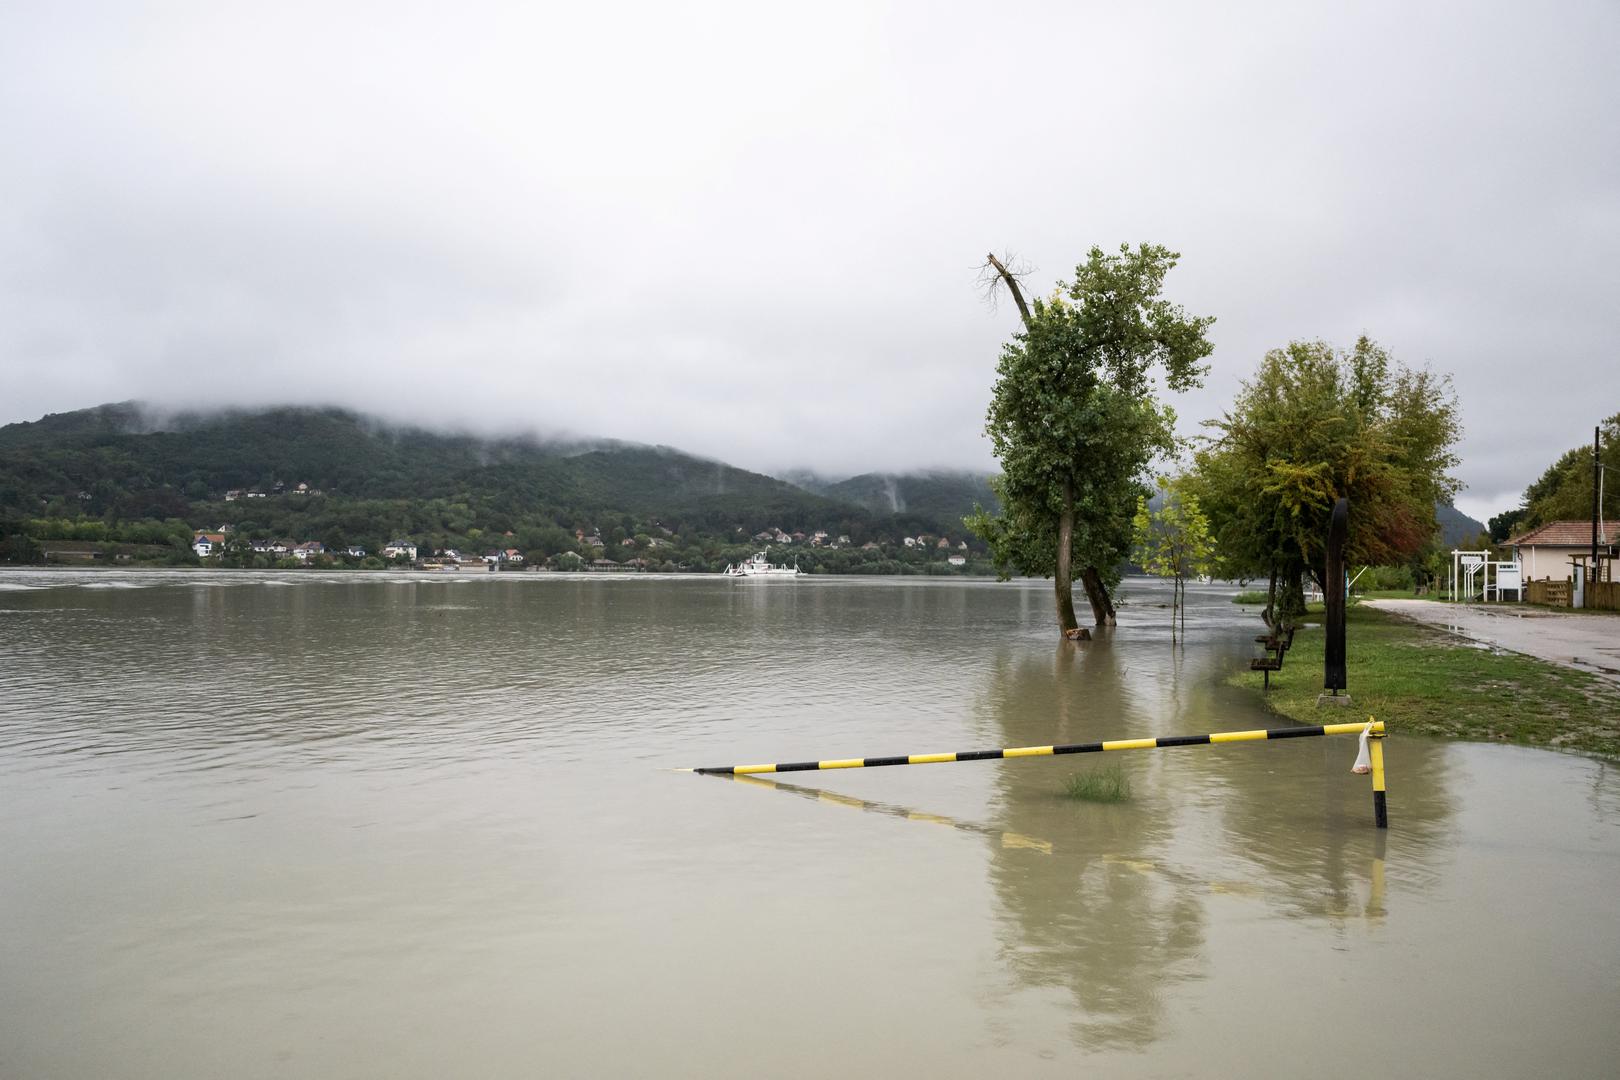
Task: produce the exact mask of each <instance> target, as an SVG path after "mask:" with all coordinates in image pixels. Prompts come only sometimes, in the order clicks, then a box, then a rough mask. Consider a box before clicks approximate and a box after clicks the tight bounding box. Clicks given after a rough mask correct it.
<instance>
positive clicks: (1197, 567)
mask: <svg viewBox="0 0 1620 1080" xmlns="http://www.w3.org/2000/svg"><path fill="white" fill-rule="evenodd" d="M1159 493H1160V495H1161V496H1162V497H1163V498H1162V501H1161V503H1160V505H1159V508H1158V509H1157V510H1154V509H1153V508H1152V507H1151V506H1149V505H1148V500H1147V499H1146V498H1141V499H1139V500H1138V501H1137V504H1136V517H1135V519H1134V520H1133V521H1132V540H1133V542H1134V544H1135V547H1136V561H1137V562H1138V563H1139V564H1140V565H1141V567H1142V569H1144V570H1146V571H1147V572H1148V573H1150V574H1155V575H1157V576H1159V577H1167V578H1171V579H1172V580H1173V581H1174V583H1175V584H1174V589H1173V591H1172V592H1171V601H1170V626H1171V629H1172V631H1174V629H1175V626H1176V620H1177V617H1178V616H1179V617H1180V620H1181V625H1182V628H1183V629H1185V627H1186V624H1187V579H1188V578H1190V577H1198V576H1200V575H1202V574H1206V573H1208V572H1209V568H1210V559H1211V555H1212V554H1213V552H1214V545H1213V542H1212V541H1211V540H1210V536H1209V518H1207V517H1205V516H1204V512H1203V510H1201V509H1200V508H1199V506H1198V497H1197V496H1196V495H1194V494H1193V493H1192V492H1191V491H1190V490H1189V484H1188V482H1187V479H1186V478H1185V477H1178V478H1177V479H1176V480H1174V481H1172V480H1168V479H1166V478H1165V477H1162V476H1161V477H1159Z"/></svg>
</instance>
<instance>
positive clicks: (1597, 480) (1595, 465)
mask: <svg viewBox="0 0 1620 1080" xmlns="http://www.w3.org/2000/svg"><path fill="white" fill-rule="evenodd" d="M1602 430H1603V429H1602V428H1598V427H1594V428H1593V429H1592V571H1591V573H1592V576H1593V577H1594V578H1595V577H1596V576H1597V568H1598V539H1599V538H1598V518H1599V517H1600V516H1601V515H1602V513H1603V507H1602V506H1601V505H1600V503H1599V499H1601V498H1602V496H1601V495H1600V494H1599V492H1601V491H1602V490H1603V457H1602V447H1601V446H1600V445H1599V443H1598V436H1599V435H1600V434H1601V433H1602Z"/></svg>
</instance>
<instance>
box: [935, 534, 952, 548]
mask: <svg viewBox="0 0 1620 1080" xmlns="http://www.w3.org/2000/svg"><path fill="white" fill-rule="evenodd" d="M950 546H951V542H950V540H949V539H948V538H946V537H943V536H942V537H940V538H939V543H937V544H935V545H934V547H935V548H936V549H938V550H940V551H947V550H949V549H950Z"/></svg>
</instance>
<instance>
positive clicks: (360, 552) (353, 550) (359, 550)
mask: <svg viewBox="0 0 1620 1080" xmlns="http://www.w3.org/2000/svg"><path fill="white" fill-rule="evenodd" d="M345 554H347V555H348V556H349V558H351V559H363V558H365V557H366V549H365V548H363V547H360V546H359V545H356V544H351V545H350V546H349V550H348V551H347V552H346V553H345Z"/></svg>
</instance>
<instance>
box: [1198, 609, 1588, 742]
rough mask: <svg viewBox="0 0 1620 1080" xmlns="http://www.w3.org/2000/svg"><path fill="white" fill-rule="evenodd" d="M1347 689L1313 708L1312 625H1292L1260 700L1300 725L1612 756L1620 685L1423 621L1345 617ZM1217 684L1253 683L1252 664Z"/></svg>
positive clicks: (1317, 688) (1367, 612) (1317, 667)
mask: <svg viewBox="0 0 1620 1080" xmlns="http://www.w3.org/2000/svg"><path fill="white" fill-rule="evenodd" d="M1346 629H1347V636H1346V654H1347V661H1348V679H1347V681H1348V682H1349V684H1350V685H1349V693H1350V697H1351V699H1352V700H1353V701H1354V703H1355V704H1354V705H1353V706H1352V707H1351V708H1349V709H1340V708H1337V707H1334V706H1330V705H1323V706H1319V705H1317V703H1316V698H1317V695H1318V694H1320V693H1321V692H1322V653H1323V648H1324V645H1325V641H1326V635H1325V634H1324V633H1323V630H1322V627H1321V626H1320V625H1317V626H1311V627H1302V628H1301V629H1300V630H1299V631H1298V633H1297V634H1296V635H1295V638H1294V647H1293V648H1292V649H1290V650H1289V652H1288V656H1287V658H1286V661H1285V663H1284V665H1283V670H1282V671H1274V672H1272V673H1271V692H1270V693H1269V694H1267V695H1266V698H1265V700H1266V704H1267V705H1268V706H1269V707H1270V709H1271V711H1272V712H1274V713H1277V714H1278V715H1281V716H1286V717H1289V718H1290V719H1292V720H1294V721H1296V722H1298V723H1301V724H1324V723H1338V722H1341V721H1342V720H1343V719H1345V718H1360V717H1364V716H1376V717H1377V718H1378V719H1380V720H1383V721H1386V722H1387V723H1388V724H1389V725H1390V730H1391V733H1392V734H1399V733H1400V732H1403V731H1405V732H1416V733H1420V734H1425V735H1438V736H1442V737H1444V738H1448V739H1468V740H1473V741H1478V742H1484V741H1498V742H1512V743H1520V744H1523V745H1525V746H1544V747H1550V748H1553V749H1559V750H1574V751H1578V752H1580V753H1587V754H1596V755H1600V756H1602V757H1608V758H1616V759H1620V687H1616V686H1615V685H1614V684H1612V683H1609V682H1606V681H1604V680H1603V679H1600V678H1597V677H1596V676H1594V675H1589V674H1587V673H1586V672H1583V671H1575V670H1572V669H1570V668H1565V667H1560V666H1559V665H1557V664H1550V663H1547V662H1546V661H1543V660H1537V659H1535V658H1533V657H1529V656H1524V655H1522V654H1520V653H1514V652H1505V651H1498V650H1494V649H1491V648H1489V647H1482V646H1481V645H1480V644H1479V643H1477V642H1470V641H1467V640H1466V639H1463V638H1459V637H1456V636H1455V635H1452V634H1448V633H1446V632H1444V631H1442V630H1437V629H1434V628H1433V627H1428V626H1423V625H1421V624H1419V623H1415V622H1411V621H1409V620H1406V619H1402V618H1399V617H1398V616H1395V615H1391V614H1389V613H1387V612H1382V611H1377V610H1375V609H1373V608H1362V607H1351V608H1350V609H1349V611H1348V613H1347V618H1346ZM1227 682H1229V683H1232V684H1234V685H1239V686H1252V687H1254V688H1255V690H1256V692H1259V690H1260V687H1261V674H1260V672H1258V671H1253V672H1251V671H1238V672H1234V673H1233V674H1232V675H1231V676H1229V677H1228V679H1227Z"/></svg>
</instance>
